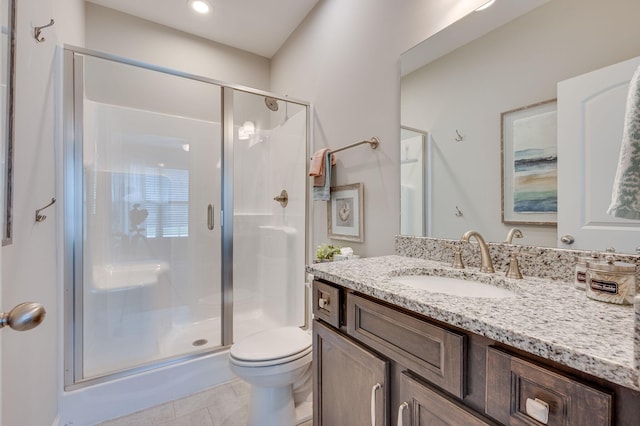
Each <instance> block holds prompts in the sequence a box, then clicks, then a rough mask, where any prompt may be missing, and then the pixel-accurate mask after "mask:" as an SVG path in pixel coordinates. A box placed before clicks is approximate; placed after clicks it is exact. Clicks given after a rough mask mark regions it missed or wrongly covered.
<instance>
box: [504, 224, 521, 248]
mask: <svg viewBox="0 0 640 426" xmlns="http://www.w3.org/2000/svg"><path fill="white" fill-rule="evenodd" d="M513 237H516V238H522V231H521V230H519V229H518V228H511V229H509V233H508V234H507V239H506V240H504V242H505V243H506V244H511V241H513Z"/></svg>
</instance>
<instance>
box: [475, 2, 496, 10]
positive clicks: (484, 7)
mask: <svg viewBox="0 0 640 426" xmlns="http://www.w3.org/2000/svg"><path fill="white" fill-rule="evenodd" d="M495 2H496V0H489V1H488V2H486V3H485V4H483V5H482V6H480V7H479V8H477V9H476V12H480V11H481V10H485V9H489V8H490V7H491V5H493V4H494V3H495Z"/></svg>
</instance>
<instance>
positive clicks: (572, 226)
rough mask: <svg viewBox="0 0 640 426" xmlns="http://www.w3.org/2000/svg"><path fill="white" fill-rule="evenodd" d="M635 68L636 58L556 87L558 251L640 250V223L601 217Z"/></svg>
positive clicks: (607, 201)
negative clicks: (561, 249)
mask: <svg viewBox="0 0 640 426" xmlns="http://www.w3.org/2000/svg"><path fill="white" fill-rule="evenodd" d="M638 66H640V57H638V58H634V59H630V60H628V61H625V62H621V63H618V64H615V65H611V66H608V67H606V68H602V69H599V70H596V71H593V72H590V73H587V74H583V75H580V76H578V77H574V78H571V79H569V80H565V81H562V82H560V83H558V247H562V248H573V249H587V250H604V249H606V248H608V247H614V248H615V249H616V251H618V252H626V253H635V250H636V247H638V246H640V221H633V220H625V219H618V218H614V217H611V216H609V215H608V214H607V208H608V207H609V204H610V203H611V192H612V188H613V180H614V177H615V172H616V168H617V165H618V155H619V151H620V145H621V141H622V128H623V122H624V113H625V106H626V98H627V91H628V88H629V81H630V80H631V77H632V76H633V73H634V71H635V70H636V68H637V67H638ZM571 240H573V243H571V242H570V241H571Z"/></svg>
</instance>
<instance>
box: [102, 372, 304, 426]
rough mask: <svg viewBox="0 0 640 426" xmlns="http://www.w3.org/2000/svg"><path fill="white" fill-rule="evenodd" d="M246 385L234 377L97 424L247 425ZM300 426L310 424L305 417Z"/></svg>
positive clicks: (132, 425) (247, 395)
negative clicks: (223, 382) (226, 381)
mask: <svg viewBox="0 0 640 426" xmlns="http://www.w3.org/2000/svg"><path fill="white" fill-rule="evenodd" d="M248 404H249V386H248V385H247V384H246V383H244V382H242V381H240V380H234V381H231V382H229V383H225V384H222V385H220V386H216V387H214V388H211V389H208V390H205V391H203V392H200V393H196V394H194V395H190V396H187V397H185V398H181V399H176V400H175V401H171V402H167V403H165V404H161V405H158V406H156V407H151V408H149V409H146V410H143V411H138V412H137V413H133V414H130V415H128V416H124V417H119V418H117V419H113V420H109V421H106V422H103V423H100V424H99V426H246V425H247V420H248V418H249V413H248V410H247V407H248ZM300 426H312V422H311V421H308V422H305V423H303V424H301V425H300Z"/></svg>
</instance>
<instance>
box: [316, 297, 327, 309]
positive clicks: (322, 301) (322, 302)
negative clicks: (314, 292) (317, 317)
mask: <svg viewBox="0 0 640 426" xmlns="http://www.w3.org/2000/svg"><path fill="white" fill-rule="evenodd" d="M328 306H329V298H328V297H326V298H324V297H321V298H319V299H318V307H319V308H320V309H326V308H327V307H328Z"/></svg>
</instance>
